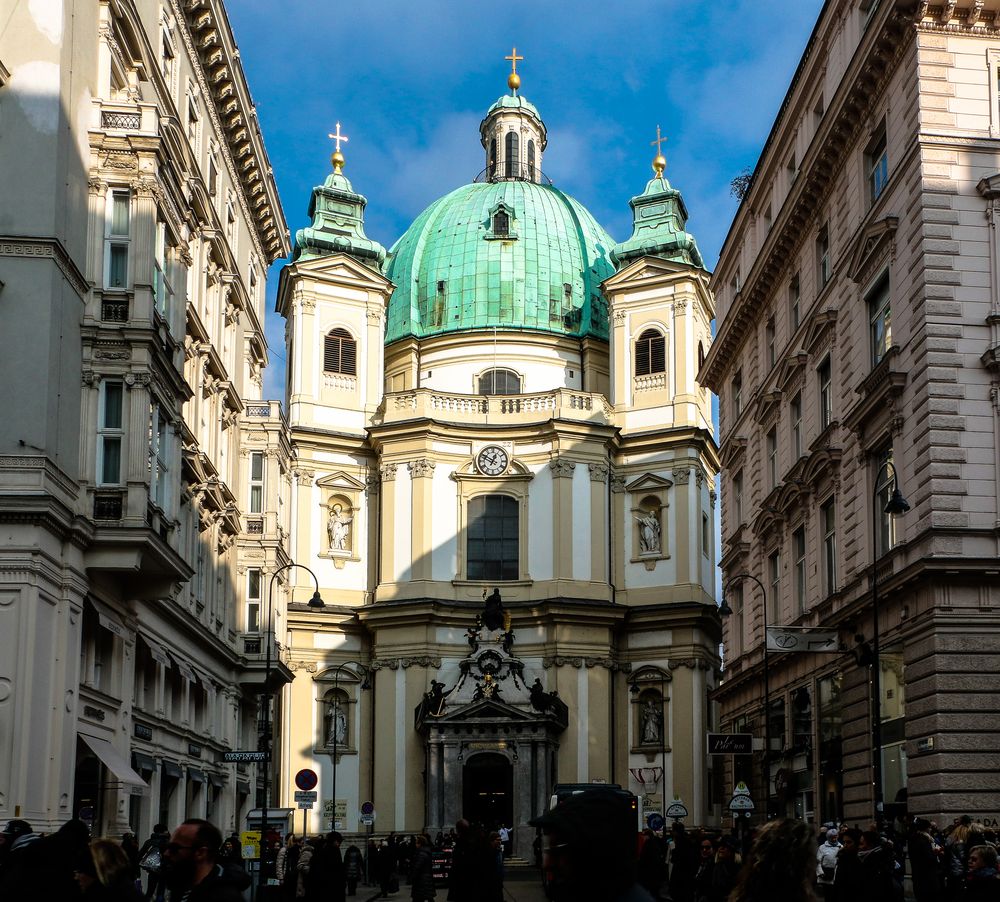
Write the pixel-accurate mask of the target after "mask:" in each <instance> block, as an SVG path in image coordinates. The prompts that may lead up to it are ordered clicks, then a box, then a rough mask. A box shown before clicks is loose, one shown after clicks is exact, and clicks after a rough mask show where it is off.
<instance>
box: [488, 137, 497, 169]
mask: <svg viewBox="0 0 1000 902" xmlns="http://www.w3.org/2000/svg"><path fill="white" fill-rule="evenodd" d="M488 169H489V173H490V178H491V179H495V178H496V177H497V139H496V138H493V139H492V140H491V141H490V159H489V164H488Z"/></svg>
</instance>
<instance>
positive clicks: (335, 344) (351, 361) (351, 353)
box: [323, 329, 358, 376]
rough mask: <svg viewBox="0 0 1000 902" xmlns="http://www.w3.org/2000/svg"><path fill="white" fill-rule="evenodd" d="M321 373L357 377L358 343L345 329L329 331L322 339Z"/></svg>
mask: <svg viewBox="0 0 1000 902" xmlns="http://www.w3.org/2000/svg"><path fill="white" fill-rule="evenodd" d="M323 372H325V373H342V374H343V375H346V376H356V375H357V373H358V343H357V342H356V341H355V340H354V339H353V338H352V337H351V333H350V332H348V331H347V330H346V329H331V330H330V331H329V332H328V333H327V334H326V336H325V337H324V339H323Z"/></svg>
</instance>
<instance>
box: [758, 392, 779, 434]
mask: <svg viewBox="0 0 1000 902" xmlns="http://www.w3.org/2000/svg"><path fill="white" fill-rule="evenodd" d="M782 397H783V393H782V392H780V391H768V392H762V393H761V394H760V395H758V396H757V401H756V406H755V409H754V420H755V421H756V422H757V425H758V426H763V425H764V424H765V423H767V422H768V421H769V420H770V419H771V418H772V417H773V416H774V415H775V414H776V413H777V412H778V409H779V408H780V406H781V399H782Z"/></svg>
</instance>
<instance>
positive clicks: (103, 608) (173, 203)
mask: <svg viewBox="0 0 1000 902" xmlns="http://www.w3.org/2000/svg"><path fill="white" fill-rule="evenodd" d="M5 16H6V17H5V22H4V28H3V31H2V33H0V121H2V123H3V128H2V131H3V135H2V140H0V182H2V184H3V185H4V203H3V205H2V210H0V236H2V237H0V384H2V385H3V386H4V397H5V399H6V401H7V403H6V404H5V414H4V425H3V428H2V429H0V536H2V541H0V737H2V739H0V819H6V818H9V817H22V818H25V819H27V820H28V821H30V822H31V823H32V824H33V826H34V827H35V828H36V829H38V830H48V829H52V828H54V827H56V826H58V825H59V824H60V823H62V822H63V821H65V820H66V819H68V818H70V817H74V816H80V817H83V818H84V819H86V820H88V821H90V822H91V823H92V824H93V826H94V829H95V831H96V832H97V833H98V834H99V835H100V834H105V833H107V834H112V835H117V834H120V832H121V831H123V830H125V829H132V830H133V831H135V832H137V833H139V834H148V833H149V831H150V829H151V826H152V824H153V823H155V822H156V821H160V820H162V821H165V822H167V823H170V824H176V823H177V822H179V821H180V820H181V819H183V817H185V816H195V815H199V816H208V817H210V818H211V819H213V820H214V821H216V822H217V823H219V824H220V825H221V826H222V827H223V828H226V829H234V828H237V827H238V826H240V825H242V824H243V823H245V815H246V813H247V811H248V810H249V809H250V808H251V807H252V806H253V805H254V804H255V802H256V799H255V793H254V791H253V786H252V784H253V783H254V782H255V780H256V776H255V774H254V773H253V772H252V771H251V770H247V769H245V768H242V769H241V768H239V767H237V766H235V765H228V764H223V763H222V753H223V752H224V751H225V750H227V749H240V748H247V747H250V748H256V746H257V734H256V728H255V720H256V709H257V699H256V691H255V688H256V686H257V684H259V682H260V680H261V677H260V666H259V665H258V663H257V662H258V660H259V659H260V657H261V652H262V649H261V646H260V638H259V636H258V637H257V643H256V645H254V644H252V643H251V644H250V645H247V644H246V643H245V642H244V641H243V637H242V636H241V634H242V633H244V632H246V631H247V630H251V631H252V632H254V633H256V632H257V631H258V630H259V617H260V612H259V610H254V609H252V608H251V607H250V606H249V605H247V604H245V601H246V586H245V583H246V581H247V579H248V577H247V575H246V574H247V570H248V568H254V567H259V568H272V569H273V568H274V567H275V566H276V565H277V564H280V563H283V562H284V561H285V560H286V559H287V558H286V556H285V554H284V550H283V548H282V547H281V539H282V537H284V536H286V535H287V529H288V522H287V519H286V520H284V521H283V520H282V519H281V517H280V514H270V515H268V516H266V517H265V516H263V512H264V511H265V510H270V511H280V510H281V507H280V505H279V504H278V502H277V500H276V499H277V496H278V494H279V487H280V484H281V479H282V478H285V479H287V478H288V454H289V446H288V442H287V436H286V434H285V433H284V432H283V428H284V427H283V422H284V421H283V418H282V415H281V413H280V409H279V408H278V405H277V404H270V403H268V402H260V401H258V400H257V399H259V398H260V396H261V390H262V381H261V374H262V370H263V368H264V366H265V365H266V363H267V352H266V346H265V342H264V330H263V320H264V278H265V273H266V269H267V266H268V265H269V264H270V263H271V262H272V261H273V260H274V259H275V258H276V257H279V256H282V255H285V254H286V253H287V252H288V242H287V235H286V228H285V224H284V220H283V215H282V211H281V207H280V204H279V202H278V197H277V191H276V188H275V185H274V181H273V178H272V176H271V171H270V167H269V163H268V159H267V155H266V153H265V150H264V145H263V140H262V137H261V133H260V129H259V127H258V125H257V120H256V114H255V111H254V107H253V103H252V100H251V98H250V95H249V92H248V90H247V85H246V82H245V80H244V77H243V73H242V70H241V66H240V62H239V55H238V53H237V50H236V46H235V43H234V40H233V35H232V33H231V31H230V29H229V25H228V22H227V19H226V16H225V11H224V9H223V8H222V4H221V2H218V0H193V2H184V3H181V2H163V3H157V2H151V0H116V2H101V0H89V2H83V3H81V2H72V3H70V2H65V0H53V2H50V3H43V4H34V3H32V4H24V3H22V4H15V5H14V6H13V7H12V8H11V10H10V12H9V15H6V14H5ZM258 454H259V455H260V457H258V456H257V455H258ZM265 486H268V487H270V488H272V490H273V492H274V499H273V500H272V502H270V504H271V506H270V507H268V506H267V505H268V503H269V502H268V501H267V499H266V498H265V497H263V496H261V495H259V494H258V492H263V491H265V488H264V487H265ZM283 591H284V590H283V589H277V590H276V592H278V594H279V595H280V593H281V592H283ZM279 609H283V605H279ZM279 614H280V610H279ZM255 618H256V619H255ZM280 669H281V668H280V667H279V670H280ZM285 673H286V674H287V670H285ZM288 678H290V674H288ZM40 750H45V753H44V754H39V751H40Z"/></svg>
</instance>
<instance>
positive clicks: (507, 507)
mask: <svg viewBox="0 0 1000 902" xmlns="http://www.w3.org/2000/svg"><path fill="white" fill-rule="evenodd" d="M468 514H469V516H468V526H467V530H466V533H467V540H466V568H467V576H468V578H469V579H482V580H492V581H500V580H514V579H517V578H518V576H519V572H518V570H519V568H518V551H519V549H518V543H519V522H518V519H519V512H518V501H517V499H516V498H513V497H511V496H510V495H479V496H477V497H475V498H472V499H471V500H470V501H469V508H468Z"/></svg>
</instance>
